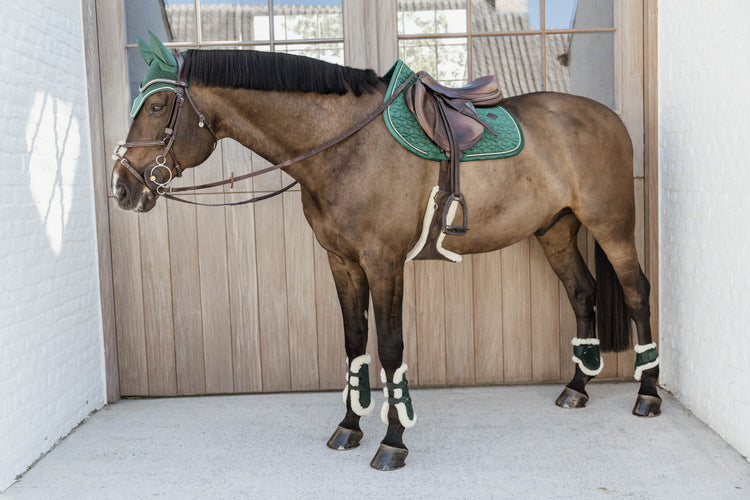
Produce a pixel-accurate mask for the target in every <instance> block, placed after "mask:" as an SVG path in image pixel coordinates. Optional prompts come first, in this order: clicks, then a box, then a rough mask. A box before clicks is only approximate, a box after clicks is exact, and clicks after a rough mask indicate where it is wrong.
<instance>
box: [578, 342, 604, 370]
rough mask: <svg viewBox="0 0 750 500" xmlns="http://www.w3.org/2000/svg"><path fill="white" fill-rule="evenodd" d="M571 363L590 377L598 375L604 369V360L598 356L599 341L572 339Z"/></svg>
mask: <svg viewBox="0 0 750 500" xmlns="http://www.w3.org/2000/svg"><path fill="white" fill-rule="evenodd" d="M571 344H573V362H574V363H576V364H577V365H578V368H580V369H581V371H582V372H583V373H584V375H588V376H590V377H594V376H596V375H599V374H600V373H601V371H602V368H604V360H603V359H602V357H601V355H600V354H599V339H579V338H578V337H574V338H573V340H572V342H571Z"/></svg>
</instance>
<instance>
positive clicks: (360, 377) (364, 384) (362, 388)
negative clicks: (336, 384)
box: [343, 354, 375, 417]
mask: <svg viewBox="0 0 750 500" xmlns="http://www.w3.org/2000/svg"><path fill="white" fill-rule="evenodd" d="M370 361H372V358H370V355H369V354H363V355H361V356H357V357H356V358H354V359H353V360H352V362H351V364H349V359H347V360H346V362H347V365H348V366H349V370H348V371H347V372H346V387H344V393H343V396H344V404H346V399H347V397H348V396H350V395H351V406H352V411H353V412H354V413H356V414H357V415H359V416H360V417H362V416H364V415H367V414H368V413H370V412H371V411H372V409H373V408H374V407H375V402H374V401H373V400H372V397H371V396H370V369H369V367H368V364H369V363H370Z"/></svg>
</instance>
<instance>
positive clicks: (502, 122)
mask: <svg viewBox="0 0 750 500" xmlns="http://www.w3.org/2000/svg"><path fill="white" fill-rule="evenodd" d="M410 73H411V70H410V69H409V67H408V66H407V65H406V64H404V62H403V61H402V60H401V59H399V60H398V61H396V63H395V64H394V65H393V67H392V68H391V69H389V70H388V72H387V73H386V74H385V76H384V77H383V78H385V79H386V80H388V79H390V83H389V85H388V91H387V92H386V94H385V100H387V99H388V98H389V97H390V96H391V94H393V91H394V90H395V89H397V88H398V87H399V85H401V84H402V83H404V81H406V78H407V77H408V76H409V74H410ZM476 109H477V112H478V113H479V115H480V116H481V117H482V118H483V119H484V120H486V121H487V123H489V124H490V125H492V128H493V129H495V132H497V136H494V135H492V133H491V132H490V131H488V130H487V129H485V130H484V134H483V135H482V138H481V139H480V140H479V142H478V143H476V144H475V145H473V146H472V147H470V148H469V149H467V150H465V151H464V153H463V156H462V157H461V161H472V160H492V159H495V158H508V157H510V156H515V155H517V154H518V153H520V152H521V150H522V149H523V132H521V127H520V126H519V125H518V122H517V121H516V119H515V117H514V116H513V115H511V114H510V113H508V111H507V110H506V109H505V108H503V107H502V106H494V107H491V108H479V107H478V108H476ZM383 118H384V119H385V125H386V126H387V127H388V130H389V131H390V132H391V134H392V135H393V137H394V138H395V139H396V140H397V141H398V142H399V143H400V144H401V145H402V146H403V147H405V148H406V149H407V150H408V151H411V152H412V153H413V154H415V155H417V156H419V157H420V158H425V159H427V160H434V161H440V160H447V159H448V158H449V157H448V155H446V154H445V152H443V150H442V149H441V148H440V147H439V146H437V145H436V144H435V143H434V142H432V141H431V140H430V138H429V137H428V136H427V134H425V133H424V131H423V130H422V127H421V126H420V125H419V122H418V121H417V117H416V116H414V113H412V112H411V111H410V110H409V108H408V107H407V106H406V101H405V100H404V98H403V97H399V98H397V99H396V100H395V101H393V104H391V105H390V106H388V108H387V109H386V110H385V111H384V112H383Z"/></svg>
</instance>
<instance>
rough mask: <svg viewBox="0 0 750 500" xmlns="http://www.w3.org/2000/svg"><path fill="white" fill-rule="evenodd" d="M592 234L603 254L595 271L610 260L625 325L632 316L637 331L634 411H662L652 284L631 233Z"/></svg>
mask: <svg viewBox="0 0 750 500" xmlns="http://www.w3.org/2000/svg"><path fill="white" fill-rule="evenodd" d="M592 233H594V237H595V238H596V239H597V242H598V244H599V245H600V246H601V249H598V250H597V251H598V252H602V251H603V254H606V255H603V254H599V255H598V256H597V273H598V272H599V270H598V269H599V266H600V265H599V263H598V262H599V261H600V260H605V259H606V260H608V261H609V262H610V263H611V266H612V268H613V269H614V273H615V274H616V275H617V279H618V281H619V283H620V285H621V286H622V292H623V299H624V302H625V312H626V314H627V319H626V321H628V325H627V326H628V327H629V321H630V319H632V320H633V322H634V323H635V327H636V330H637V333H638V345H636V346H635V351H636V364H635V378H636V380H640V382H641V387H640V389H639V390H638V399H637V400H636V403H635V407H634V408H633V414H634V415H637V416H640V417H650V416H657V415H659V414H660V413H661V398H660V397H659V393H658V391H657V390H656V381H657V379H658V378H659V355H658V351H657V349H656V344H655V343H653V341H652V339H651V321H650V320H651V308H650V305H649V293H650V291H651V285H649V282H648V279H646V276H645V275H644V274H643V271H642V270H641V266H640V265H639V264H638V255H637V253H636V248H635V239H634V238H633V236H632V233H631V234H630V235H629V236H620V235H611V234H608V233H604V234H597V233H596V232H595V231H592ZM628 330H629V328H628Z"/></svg>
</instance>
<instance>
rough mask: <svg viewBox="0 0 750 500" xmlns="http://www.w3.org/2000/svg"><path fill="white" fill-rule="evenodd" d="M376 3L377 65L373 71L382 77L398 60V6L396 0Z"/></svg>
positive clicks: (383, 0) (381, 0) (382, 0)
mask: <svg viewBox="0 0 750 500" xmlns="http://www.w3.org/2000/svg"><path fill="white" fill-rule="evenodd" d="M373 3H375V2H373ZM377 3H378V10H377V13H376V14H377V34H378V37H377V43H378V64H377V67H376V68H375V69H376V70H377V71H378V74H379V75H382V74H383V73H385V72H386V71H388V68H390V67H391V65H392V64H393V61H395V60H396V59H397V58H398V30H397V22H398V6H397V4H396V0H380V1H379V2H377Z"/></svg>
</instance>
